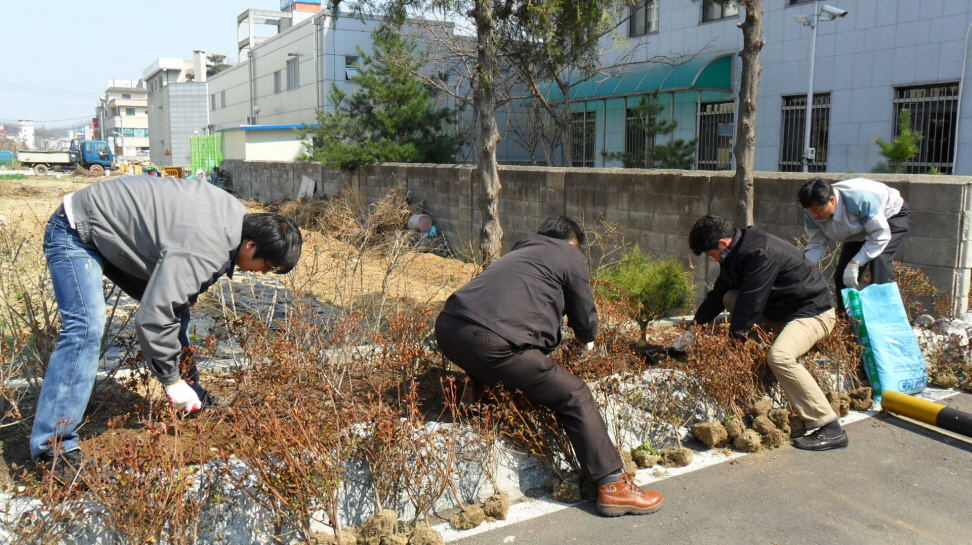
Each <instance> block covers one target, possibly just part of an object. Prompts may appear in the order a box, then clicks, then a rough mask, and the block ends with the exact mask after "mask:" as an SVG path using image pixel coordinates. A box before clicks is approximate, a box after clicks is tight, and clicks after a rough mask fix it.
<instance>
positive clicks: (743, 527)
mask: <svg viewBox="0 0 972 545" xmlns="http://www.w3.org/2000/svg"><path fill="white" fill-rule="evenodd" d="M942 403H943V404H947V405H950V406H952V407H955V408H957V409H960V410H964V411H967V412H972V395H969V394H959V395H957V396H954V397H951V398H949V399H946V400H944V401H942ZM847 430H848V433H849V434H850V441H851V443H850V446H849V447H848V448H847V449H844V450H838V451H830V452H823V453H812V452H803V451H800V450H797V449H794V448H792V447H784V448H782V449H779V450H776V451H773V452H770V453H766V454H761V455H754V456H745V457H743V458H738V459H736V460H733V461H731V462H727V463H722V464H718V465H715V466H712V467H708V468H705V469H702V470H699V471H695V472H693V473H689V474H685V475H681V476H677V477H672V478H669V479H667V480H664V481H660V482H657V483H655V484H654V485H653V488H655V489H656V490H659V491H660V492H662V493H663V494H664V495H665V503H666V505H665V507H664V508H662V510H661V511H659V512H658V513H655V514H653V515H648V516H640V517H638V516H625V517H623V518H616V519H607V518H602V517H599V516H597V515H596V514H595V513H594V508H593V504H591V503H583V504H580V505H579V506H577V507H574V508H569V509H564V510H561V511H558V512H555V513H552V514H549V515H546V516H543V517H540V518H536V519H533V520H530V521H526V522H522V523H519V524H515V525H512V526H508V527H505V528H500V529H497V530H493V531H491V532H487V533H483V534H480V535H477V536H473V537H470V538H467V539H463V540H461V541H459V543H461V544H462V545H479V544H493V543H522V544H530V545H565V544H567V543H583V544H598V545H610V544H624V545H629V544H640V543H719V544H734V543H740V544H742V543H745V544H750V543H765V544H776V543H786V544H801V543H814V544H817V543H881V544H886V543H929V544H933V543H948V544H962V543H972V440H969V441H963V440H961V439H956V438H953V437H949V436H946V435H942V434H940V433H938V432H935V431H932V430H930V429H928V428H925V427H923V426H920V425H917V424H914V423H911V422H907V421H904V420H901V419H898V418H895V417H890V416H884V415H880V416H877V417H875V418H867V419H865V420H862V421H859V422H856V423H853V424H850V425H848V426H847Z"/></svg>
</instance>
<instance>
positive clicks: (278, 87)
mask: <svg viewBox="0 0 972 545" xmlns="http://www.w3.org/2000/svg"><path fill="white" fill-rule="evenodd" d="M281 91H283V74H281V73H280V70H277V71H276V72H274V73H273V93H274V94H277V93H279V92H281Z"/></svg>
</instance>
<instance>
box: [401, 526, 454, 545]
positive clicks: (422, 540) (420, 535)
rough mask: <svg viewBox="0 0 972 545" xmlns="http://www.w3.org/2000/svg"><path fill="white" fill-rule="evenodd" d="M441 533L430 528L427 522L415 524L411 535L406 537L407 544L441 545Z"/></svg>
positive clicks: (442, 542)
mask: <svg viewBox="0 0 972 545" xmlns="http://www.w3.org/2000/svg"><path fill="white" fill-rule="evenodd" d="M444 543H445V541H444V540H443V539H442V534H440V533H439V532H437V531H435V530H433V529H432V527H431V526H429V523H428V522H425V521H422V522H419V523H416V524H415V530H413V531H412V536H411V537H409V538H408V545H443V544H444Z"/></svg>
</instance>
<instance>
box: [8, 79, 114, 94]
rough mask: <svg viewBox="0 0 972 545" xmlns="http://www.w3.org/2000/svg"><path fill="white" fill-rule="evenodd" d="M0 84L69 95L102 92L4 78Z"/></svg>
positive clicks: (71, 86)
mask: <svg viewBox="0 0 972 545" xmlns="http://www.w3.org/2000/svg"><path fill="white" fill-rule="evenodd" d="M0 84H7V85H16V86H20V87H32V88H37V89H45V90H49V91H57V92H68V93H77V94H92V93H93V94H98V93H100V92H101V91H100V90H95V89H94V88H93V87H88V88H87V89H92V91H85V90H79V87H78V86H77V85H62V84H58V83H47V84H38V83H31V82H27V81H23V80H9V79H2V78H0Z"/></svg>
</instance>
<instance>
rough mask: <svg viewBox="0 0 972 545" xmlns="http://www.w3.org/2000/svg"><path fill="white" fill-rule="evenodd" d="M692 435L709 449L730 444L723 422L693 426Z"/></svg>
mask: <svg viewBox="0 0 972 545" xmlns="http://www.w3.org/2000/svg"><path fill="white" fill-rule="evenodd" d="M692 435H694V436H695V437H696V438H697V439H698V440H699V441H702V442H703V443H705V446H707V447H709V448H716V447H724V446H726V444H728V443H729V432H728V431H726V428H725V426H723V425H722V423H721V422H702V423H699V424H696V425H694V426H692ZM639 465H640V464H639Z"/></svg>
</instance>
